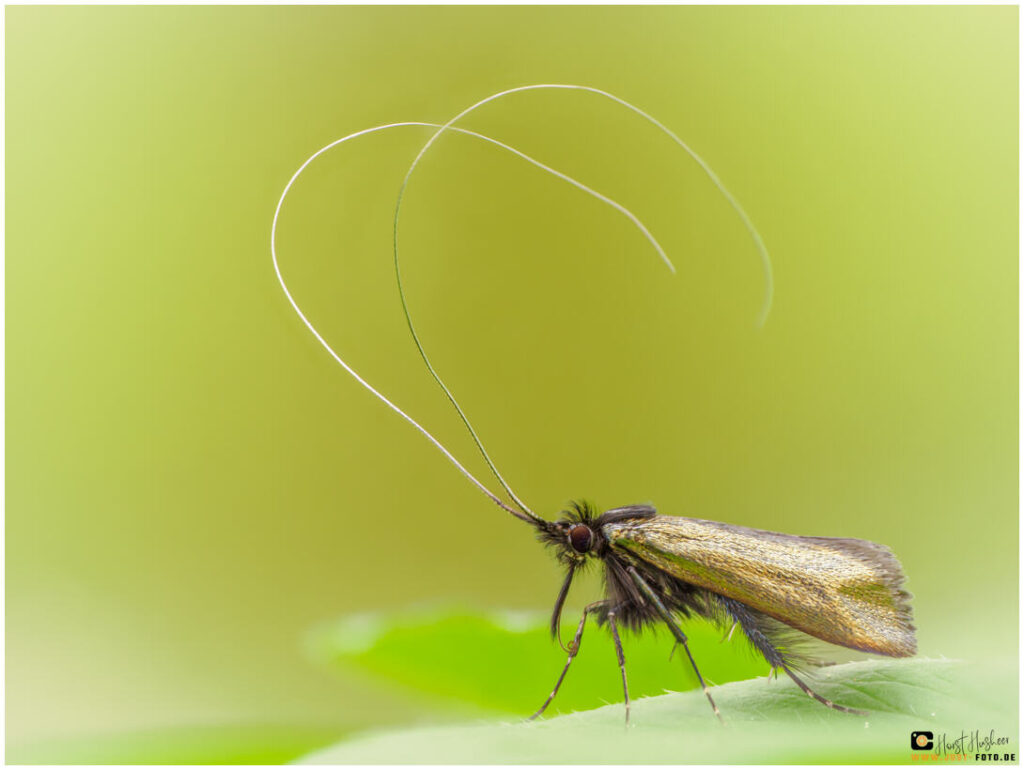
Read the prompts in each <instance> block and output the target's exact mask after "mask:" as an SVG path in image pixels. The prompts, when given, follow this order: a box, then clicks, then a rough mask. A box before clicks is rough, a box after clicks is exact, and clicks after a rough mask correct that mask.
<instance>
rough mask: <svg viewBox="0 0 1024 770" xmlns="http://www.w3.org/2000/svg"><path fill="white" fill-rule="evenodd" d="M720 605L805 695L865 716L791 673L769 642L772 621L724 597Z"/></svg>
mask: <svg viewBox="0 0 1024 770" xmlns="http://www.w3.org/2000/svg"><path fill="white" fill-rule="evenodd" d="M718 598H719V600H720V601H721V603H722V605H723V606H724V607H725V611H726V612H727V613H728V614H729V617H731V618H732V619H733V621H735V622H736V623H739V625H740V628H742V629H743V633H744V634H746V636H747V639H749V640H750V643H751V644H753V645H754V647H755V648H756V649H757V651H758V652H760V653H761V654H762V655H764V658H765V660H767V661H768V664H769V665H770V666H771V667H772V669H780V668H781V669H782V670H783V671H785V672H786V675H787V676H788V677H789V678H790V679H792V680H793V681H794V682H795V683H796V686H797V687H799V688H800V689H801V690H803V691H804V692H805V693H807V695H809V696H810V697H812V698H814V700H816V701H818V703H821V704H823V705H825V706H828V707H829V708H830V709H835V710H836V711H842V712H843V713H844V714H859V715H861V716H867V715H868V712H867V711H862V710H861V709H855V708H850V707H849V706H840V705H839V704H838V703H833V702H832V701H830V700H829V699H828V698H826V697H825V696H824V695H819V694H818V693H816V692H815V691H814V690H812V689H811V688H810V686H809V685H808V684H807V683H806V682H805V681H804V680H803V679H801V678H800V677H798V676H797V675H796V674H794V673H793V669H792V668H790V666H789V665H788V664H789V662H790V661H789V660H788V659H787V655H786V653H784V652H783V651H782V650H780V649H779V648H778V647H777V646H776V645H775V643H774V642H773V641H772V640H771V638H770V636H769V632H767V631H766V630H765V626H766V625H768V624H770V623H771V622H772V621H771V619H770V618H768V617H767V616H765V615H762V614H761V613H759V612H756V611H754V610H751V609H750V608H749V607H747V606H746V605H744V604H741V603H740V602H737V601H735V600H733V599H727V598H725V597H718Z"/></svg>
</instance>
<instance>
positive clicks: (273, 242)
mask: <svg viewBox="0 0 1024 770" xmlns="http://www.w3.org/2000/svg"><path fill="white" fill-rule="evenodd" d="M403 126H421V127H427V128H442V126H441V125H440V124H438V123H424V122H418V121H406V122H401V123H388V124H386V125H381V126H375V127H373V128H367V129H364V130H362V131H356V132H355V133H353V134H349V135H348V136H344V137H342V138H341V139H337V140H335V141H333V142H331V143H330V144H327V145H325V146H324V147H321V148H320V149H319V150H317V151H316V152H315V153H313V154H312V155H310V156H309V157H308V158H307V159H306V160H305V161H304V162H303V163H302V165H301V166H299V168H298V170H297V171H296V172H295V173H294V174H293V175H292V177H291V179H289V180H288V184H286V185H285V188H284V191H283V192H282V193H281V197H280V199H279V200H278V202H277V208H276V209H275V210H274V219H273V223H272V224H271V228H270V255H271V258H272V260H273V263H274V273H275V274H276V275H277V280H278V283H279V284H280V285H281V289H282V291H284V295H285V297H286V298H287V299H288V302H289V304H291V306H292V309H293V310H294V311H295V313H296V314H297V315H298V316H299V318H300V319H301V321H302V322H303V323H304V324H305V325H306V328H307V329H309V330H310V332H312V334H313V336H314V337H315V338H316V340H317V342H319V343H320V344H321V345H322V346H323V348H324V349H325V350H326V351H327V352H328V353H330V354H331V357H332V358H333V359H334V360H335V361H337V362H338V363H339V364H340V365H341V366H342V368H343V369H345V371H347V372H348V373H349V374H350V375H352V377H354V378H355V380H356V381H357V382H358V383H359V384H360V385H362V386H363V387H364V388H366V389H367V390H368V391H370V393H372V394H373V395H374V396H376V397H377V398H378V399H380V400H381V401H383V402H384V404H386V405H387V406H388V408H390V409H391V410H392V411H394V412H396V413H397V414H398V415H399V416H400V417H402V419H404V420H405V421H406V422H408V423H409V424H410V425H412V426H413V427H414V428H415V429H416V430H418V431H419V432H420V433H421V434H422V435H423V436H424V437H425V438H426V439H427V440H428V441H429V442H430V443H431V444H433V445H434V446H435V447H436V448H437V449H438V450H439V451H440V452H441V453H442V454H443V455H444V456H445V457H446V458H447V459H448V461H449V462H450V463H451V464H452V465H454V466H455V467H456V468H457V469H458V470H459V472H460V473H462V475H463V476H465V477H466V478H467V479H469V481H470V482H471V483H472V484H473V485H474V486H475V487H476V488H477V489H479V490H480V491H481V492H483V493H484V494H485V495H486V496H487V497H489V498H490V499H491V501H492V502H494V503H495V504H496V505H498V506H500V507H501V508H503V509H504V510H506V511H508V512H509V513H511V514H512V515H513V516H515V517H516V518H518V519H521V520H522V521H526V522H533V523H544V520H543V519H541V518H540V517H539V516H537V515H536V514H534V513H533V512H532V511H530V510H529V509H527V508H525V506H522V507H523V508H524V509H525V510H523V511H517V510H515V509H514V508H512V507H510V506H508V505H507V504H505V502H504V501H502V500H501V498H499V497H498V496H497V495H495V494H494V493H493V492H491V490H489V489H488V488H487V487H485V486H484V485H483V484H482V483H481V482H480V481H479V480H478V479H477V478H476V477H475V476H474V475H473V474H472V473H470V472H469V471H468V470H467V469H466V467H465V466H464V465H462V463H460V462H459V461H458V460H457V459H455V456H454V455H453V454H452V453H451V452H449V451H448V449H446V448H445V447H444V445H443V444H441V442H440V441H438V440H437V439H436V438H434V436H433V435H431V433H430V432H429V431H428V430H427V429H426V428H424V427H423V426H422V425H420V424H419V423H418V422H416V420H414V419H413V418H412V417H410V416H409V415H408V414H406V413H405V412H404V411H403V410H402V409H401V408H399V407H398V406H397V405H396V404H395V403H394V402H392V401H391V400H390V399H388V398H387V396H385V395H384V394H383V393H381V392H380V391H378V390H377V389H376V388H374V387H373V386H372V385H370V383H368V382H367V381H366V380H364V379H363V378H362V377H361V376H360V375H359V374H358V373H357V372H356V371H355V369H353V368H352V367H351V366H349V365H348V364H347V363H346V362H345V360H344V359H343V358H342V357H341V356H339V355H338V354H337V353H336V352H335V351H334V349H333V348H332V347H331V346H330V344H328V342H327V340H325V339H324V338H323V336H322V335H321V334H320V332H318V331H317V330H316V327H315V326H313V323H312V322H311V321H310V320H309V319H308V318H307V317H306V314H305V313H303V312H302V309H301V308H300V307H299V305H298V303H297V302H296V301H295V298H294V297H293V296H292V293H291V291H289V289H288V285H287V284H286V283H285V280H284V276H283V275H282V274H281V267H280V264H279V263H278V259H277V225H278V220H279V218H280V215H281V208H282V206H283V205H284V201H285V198H286V197H288V193H289V192H290V190H291V188H292V186H293V185H294V184H295V182H296V180H297V179H298V178H299V176H301V174H302V172H303V171H305V170H306V168H307V167H308V166H309V165H310V164H311V163H312V162H313V161H314V160H316V159H317V158H319V157H320V156H321V155H323V154H324V153H325V152H327V151H328V150H330V149H332V148H334V147H337V146H338V145H340V144H342V143H344V142H347V141H349V140H350V139H355V138H357V137H360V136H365V135H367V134H372V133H375V132H377V131H384V130H386V129H392V128H400V127H403ZM448 130H450V131H455V132H456V133H459V134H463V135H465V136H471V137H474V138H476V139H480V140H483V141H485V142H488V143H490V144H492V145H495V146H496V147H500V148H501V149H503V150H506V151H508V152H511V153H513V154H514V155H516V156H518V157H520V158H522V159H523V160H525V161H527V162H529V163H532V164H533V165H535V166H537V167H538V168H540V169H542V170H544V171H547V172H549V173H551V174H554V175H555V176H557V177H559V178H560V179H563V180H565V181H566V182H569V183H570V184H572V185H574V186H576V187H578V188H579V189H581V190H583V191H584V192H586V193H588V194H590V195H593V196H594V197H596V198H598V199H599V200H601V201H603V202H604V203H607V204H608V205H609V206H612V207H613V208H615V209H616V210H617V211H620V212H621V213H622V214H623V215H624V216H626V217H627V218H628V219H629V220H630V221H631V222H633V223H634V224H635V225H636V226H637V227H638V228H639V229H640V230H641V232H643V233H644V235H645V237H647V239H648V240H650V241H651V243H652V244H654V246H655V248H656V249H658V250H659V252H660V253H664V252H663V251H662V250H661V246H660V245H659V244H658V242H657V241H656V240H655V239H654V236H653V235H651V234H650V231H649V230H648V229H647V228H646V227H645V226H644V225H643V223H642V222H641V221H640V220H639V219H637V217H636V216H635V215H634V214H633V213H632V212H631V211H629V209H627V208H625V207H624V206H622V205H620V204H619V203H617V202H615V201H614V200H612V199H611V198H608V197H606V196H604V195H601V194H600V193H598V192H596V191H595V190H592V189H591V188H589V187H587V186H586V185H584V184H582V183H581V182H578V181H577V180H575V179H573V178H572V177H570V176H568V175H566V174H563V173H562V172H560V171H557V170H555V169H553V168H551V167H549V166H546V165H544V164H543V163H541V162H539V161H537V160H535V159H534V158H531V157H530V156H529V155H526V154H525V153H523V152H520V151H519V150H517V149H515V148H514V147H511V146H509V145H507V144H505V143H503V142H499V141H498V140H496V139H492V138H491V137H488V136H484V135H483V134H479V133H477V132H475V131H469V130H467V129H464V128H458V127H455V126H451V127H449V129H448ZM403 305H404V301H403ZM421 353H422V349H421ZM423 355H425V354H423ZM428 363H429V362H428ZM431 371H433V370H431ZM435 378H436V375H435ZM441 387H442V388H444V384H443V383H441ZM445 392H447V388H445ZM449 397H450V395H449ZM456 409H458V406H457V405H456ZM458 411H459V414H460V415H461V416H462V417H463V420H464V421H465V419H466V418H465V415H464V414H463V413H462V410H461V409H459V410H458ZM474 437H475V434H474ZM478 446H479V440H478ZM481 449H482V447H481ZM485 456H486V455H485ZM513 497H514V496H513ZM520 505H521V504H520Z"/></svg>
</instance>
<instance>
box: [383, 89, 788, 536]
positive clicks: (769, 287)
mask: <svg viewBox="0 0 1024 770" xmlns="http://www.w3.org/2000/svg"><path fill="white" fill-rule="evenodd" d="M544 88H557V89H567V90H575V91H587V92H589V93H593V94H598V95H599V96H604V97H605V98H607V99H611V100H612V101H613V102H615V103H617V104H621V105H622V106H623V107H626V108H628V109H630V110H632V111H633V112H635V113H636V114H637V115H640V116H641V117H643V118H645V119H646V120H647V121H649V122H650V123H652V124H654V125H655V126H657V127H658V128H660V129H661V130H662V131H663V132H664V133H665V134H667V135H668V136H669V137H671V138H672V140H673V141H674V142H675V143H676V144H678V145H679V146H680V147H682V148H683V149H684V150H685V151H686V153H687V154H688V155H689V156H690V157H691V158H692V159H693V160H694V161H695V162H696V163H697V165H699V166H700V167H701V169H702V170H703V171H704V173H705V174H706V175H707V176H708V178H709V179H710V180H711V182H712V183H713V184H714V185H715V187H716V188H717V189H718V191H719V192H720V193H721V194H722V195H723V196H724V197H725V199H726V201H728V203H729V205H730V206H732V208H733V210H734V211H735V212H736V214H737V215H738V216H739V218H740V220H741V221H742V222H743V226H744V227H746V229H747V232H748V233H749V234H750V236H751V238H752V239H753V241H754V245H755V247H756V248H757V251H758V254H759V255H760V257H761V265H762V269H763V270H764V280H765V298H764V303H763V305H762V308H761V312H760V314H759V315H758V322H757V325H758V328H760V327H762V326H764V323H765V321H766V320H767V318H768V313H769V311H770V310H771V304H772V295H773V292H774V280H773V278H772V264H771V257H769V255H768V249H767V248H766V247H765V245H764V240H763V239H762V238H761V234H760V233H759V232H758V231H757V228H756V227H754V223H753V222H752V221H751V219H750V217H749V216H748V215H747V212H746V211H744V210H743V207H742V206H740V204H739V201H737V200H736V198H735V197H734V196H733V194H732V193H730V192H729V190H728V189H727V188H726V187H725V185H724V184H722V182H721V180H720V179H719V178H718V175H717V174H715V172H714V171H713V170H712V168H711V167H710V166H709V165H708V164H707V162H705V160H704V159H703V158H701V157H700V156H699V155H698V154H697V153H696V152H694V151H693V150H692V149H691V148H690V146H689V145H688V144H686V142H684V141H683V140H682V139H680V138H679V136H678V135H676V133H675V132H674V131H672V130H671V129H670V128H668V126H666V125H665V124H663V123H662V122H661V121H659V120H657V119H656V118H654V117H653V116H651V115H649V114H648V113H646V112H644V111H643V110H641V109H640V108H639V107H636V106H634V105H632V104H630V103H629V102H627V101H625V100H624V99H620V98H619V97H617V96H615V95H614V94H610V93H608V92H607V91H602V90H601V89H599V88H592V87H590V86H579V85H570V84H551V83H544V84H538V85H529V86H519V87H518V88H510V89H507V90H505V91H500V92H498V93H496V94H492V95H491V96H488V97H487V98H485V99H481V100H480V101H478V102H477V103H476V104H473V105H471V106H469V107H467V108H466V109H464V110H463V111H462V112H460V113H459V114H458V115H456V116H455V117H454V118H452V119H451V120H449V121H448V122H447V123H445V124H444V125H443V126H441V127H440V128H439V129H438V130H437V132H435V133H434V135H433V136H431V137H430V139H428V140H427V143H426V144H425V145H423V147H422V148H421V149H420V151H419V153H418V154H417V155H416V157H415V158H414V159H413V162H412V165H410V166H409V170H408V171H406V172H405V179H403V180H402V186H401V187H400V188H399V190H398V199H397V201H396V202H395V218H394V225H393V235H392V243H393V250H394V261H395V279H396V281H397V283H398V296H399V299H400V300H401V303H402V313H403V314H404V315H405V321H406V324H407V325H408V327H409V333H410V334H411V335H412V339H413V342H414V343H415V344H416V349H417V350H418V351H419V353H420V358H422V359H423V363H424V364H425V365H426V367H427V370H428V371H429V372H430V376H431V377H433V378H434V381H435V382H436V383H437V384H438V385H439V386H440V388H441V390H442V391H443V392H444V394H445V396H447V398H448V401H449V402H450V403H451V405H452V406H453V407H454V408H455V411H456V412H457V413H458V415H459V418H460V419H461V420H462V424H463V425H464V426H465V427H466V430H467V431H469V435H470V436H471V437H472V439H473V443H474V444H476V448H477V449H478V450H479V451H480V454H481V455H482V456H483V458H484V462H485V463H487V467H488V468H490V470H491V473H492V474H493V475H494V477H495V478H496V479H497V480H498V483H499V484H500V485H501V487H502V489H504V490H505V492H506V494H508V496H509V498H511V499H512V501H513V502H514V503H515V504H516V505H517V506H518V507H519V508H520V510H522V511H523V512H524V513H525V514H527V515H528V516H531V517H534V518H536V514H534V513H533V512H532V511H531V510H530V509H529V507H527V505H526V504H525V503H523V501H522V500H520V499H519V497H518V496H517V495H516V493H515V492H514V491H513V490H512V487H511V486H510V485H509V484H508V483H507V482H506V481H505V479H504V477H502V475H501V473H500V472H499V471H498V467H497V466H496V465H495V464H494V461H493V460H491V456H490V455H489V454H488V453H487V450H486V449H485V448H484V444H483V441H481V440H480V437H479V436H478V435H477V432H476V430H475V429H474V428H473V425H472V423H471V422H470V421H469V418H468V417H467V416H466V413H465V412H464V411H463V410H462V407H461V406H460V405H459V402H458V401H457V400H456V398H455V396H454V395H453V394H452V392H451V390H449V388H448V386H447V385H446V384H445V383H444V381H443V380H442V379H441V376H440V375H439V374H438V373H437V371H436V370H435V369H434V365H433V364H432V363H431V362H430V357H429V356H428V355H427V351H426V350H425V349H424V347H423V343H422V342H420V338H419V335H418V334H417V333H416V327H415V325H414V324H413V321H412V314H411V311H410V310H409V304H408V301H407V299H406V296H405V286H404V284H403V283H402V271H401V268H400V266H399V259H398V222H399V218H400V217H401V212H402V200H403V198H404V197H405V190H406V188H407V187H408V185H409V179H410V178H411V177H412V172H413V171H415V170H416V167H417V166H418V165H419V162H420V160H421V159H422V158H423V156H424V155H425V154H426V152H427V150H429V149H430V147H431V146H432V145H433V144H434V141H435V140H436V139H437V138H438V137H439V136H440V135H441V134H442V133H444V132H445V131H446V130H455V131H458V130H460V129H458V128H456V127H455V126H454V124H455V123H456V122H457V121H459V120H460V119H461V118H463V117H465V116H466V115H468V114H469V113H471V112H472V111H473V110H475V109H477V108H478V107H482V106H483V105H485V104H487V103H488V102H493V101H496V100H497V99H501V98H502V97H505V96H508V95H509V94H514V93H519V92H521V91H535V90H539V89H544ZM506 149H509V150H511V151H512V152H514V153H515V154H516V155H519V156H520V157H523V158H525V159H526V160H528V161H529V162H531V163H533V164H534V165H536V166H539V167H540V168H542V169H544V170H545V171H548V172H550V173H552V174H554V175H555V176H557V177H560V178H562V179H564V180H566V181H567V182H569V183H570V184H573V185H575V186H576V187H579V188H580V189H581V190H583V191H584V192H588V193H590V194H591V195H595V196H596V197H597V198H599V199H601V200H603V201H604V202H605V203H608V204H609V205H611V206H613V207H614V208H616V209H617V210H619V211H620V212H622V213H623V214H625V215H626V216H627V217H628V218H629V219H630V220H631V221H632V222H633V223H634V224H635V225H636V226H637V227H638V228H639V229H640V231H641V232H642V233H643V234H644V236H645V237H646V238H647V240H648V241H650V242H651V244H652V245H653V246H654V248H655V250H656V251H657V252H658V256H659V257H661V259H662V261H663V262H664V263H665V264H666V265H667V266H668V269H669V270H671V271H672V273H673V274H674V273H675V272H676V269H675V265H673V264H672V260H670V259H669V258H668V255H667V254H666V253H665V250H664V249H663V248H662V247H661V244H659V243H658V241H657V240H656V239H655V238H654V236H653V235H651V233H650V231H649V230H648V229H647V228H646V227H645V226H644V225H643V224H642V223H641V222H640V220H639V219H637V218H636V217H635V216H633V215H632V214H631V213H630V212H629V211H628V210H627V209H625V208H624V207H622V206H620V205H619V204H617V203H615V202H614V201H612V200H610V199H609V198H606V197H605V196H603V195H601V194H599V193H597V192H595V191H594V190H592V189H591V188H589V187H587V186H586V185H583V184H581V183H579V182H577V181H576V180H574V179H572V178H570V177H568V176H566V175H565V174H562V173H561V172H558V171H555V170H554V169H552V168H550V167H548V166H545V165H544V164H543V163H540V162H538V161H535V160H533V159H532V158H529V157H528V156H526V155H524V154H523V153H521V152H519V151H518V150H515V149H512V148H510V147H506Z"/></svg>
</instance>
